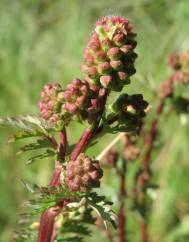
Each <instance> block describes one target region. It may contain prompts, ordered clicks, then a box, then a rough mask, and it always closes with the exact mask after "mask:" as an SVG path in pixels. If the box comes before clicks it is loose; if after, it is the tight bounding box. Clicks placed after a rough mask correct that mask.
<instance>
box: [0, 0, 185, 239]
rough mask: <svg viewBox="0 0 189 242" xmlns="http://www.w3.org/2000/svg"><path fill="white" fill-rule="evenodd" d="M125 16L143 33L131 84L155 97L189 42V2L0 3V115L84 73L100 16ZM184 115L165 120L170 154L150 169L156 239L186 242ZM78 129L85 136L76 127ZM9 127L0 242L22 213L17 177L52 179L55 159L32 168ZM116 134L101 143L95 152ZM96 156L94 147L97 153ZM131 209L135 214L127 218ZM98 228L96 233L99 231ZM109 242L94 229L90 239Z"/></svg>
mask: <svg viewBox="0 0 189 242" xmlns="http://www.w3.org/2000/svg"><path fill="white" fill-rule="evenodd" d="M104 15H121V16H123V17H127V18H129V19H130V20H131V23H132V25H133V27H134V30H135V32H137V33H138V37H137V40H138V46H137V53H138V55H139V57H138V59H137V74H136V75H135V76H134V77H133V78H132V84H131V85H130V87H129V88H128V91H129V92H130V93H137V92H138V93H143V94H144V96H145V99H147V100H148V101H149V103H150V104H151V105H153V104H154V103H155V102H156V95H155V92H154V91H155V88H156V86H157V84H158V83H159V82H160V81H162V80H165V79H166V78H168V76H169V75H170V73H171V71H170V69H169V68H167V67H166V56H167V55H168V53H170V52H172V51H180V50H184V49H186V48H188V47H189V27H188V26H189V1H188V0H108V1H107V0H95V1H91V0H55V1H51V0H22V1H20V0H0V116H7V115H11V116H16V115H18V114H25V113H27V114H34V115H36V114H38V109H37V102H38V100H39V93H40V90H41V89H42V87H43V85H44V84H45V83H47V82H52V81H56V80H59V81H61V82H62V84H63V85H64V86H65V85H66V84H67V83H68V82H69V81H70V80H72V79H73V78H75V77H82V74H81V72H80V69H79V63H80V62H81V60H82V52H83V49H84V47H85V44H86V42H87V40H88V37H89V33H90V32H91V30H92V29H93V26H94V23H95V22H96V20H97V19H98V18H100V17H102V16H104ZM180 118H181V119H182V118H183V117H176V116H174V115H173V116H171V117H168V118H167V120H166V122H164V124H163V126H161V131H162V137H161V142H163V140H166V142H167V143H166V145H167V146H166V147H167V148H166V152H164V153H163V155H161V156H158V157H154V163H153V169H154V170H155V174H156V176H155V177H156V183H158V184H160V188H159V189H158V191H157V192H156V194H155V195H156V196H155V197H156V199H155V201H154V203H153V206H152V210H153V211H152V215H151V217H150V235H151V241H153V242H187V241H188V239H189V189H188V184H189V162H188V161H189V160H188V154H189V151H188V149H189V125H188V124H187V123H186V122H185V126H183V125H182V124H183V123H182V122H180V120H181V119H180ZM73 128H74V129H75V131H74V135H75V133H80V130H79V129H78V128H77V127H73ZM11 133H12V130H7V129H6V130H5V129H4V128H0V154H1V155H0V242H9V241H11V239H10V238H11V234H12V231H13V230H14V228H15V226H16V223H17V220H18V213H19V212H20V211H21V205H22V202H23V201H24V200H25V199H26V198H27V196H28V193H27V191H26V190H25V188H24V187H23V186H22V184H21V182H20V180H21V179H24V180H27V181H31V182H34V183H37V184H41V185H43V184H47V183H48V180H49V176H50V172H51V169H52V165H53V164H52V161H49V160H43V161H40V162H36V163H35V164H32V165H31V166H26V165H25V163H24V161H25V160H26V158H27V156H21V157H19V156H17V155H15V154H16V152H17V149H18V145H20V144H13V145H11V146H8V145H7V140H8V139H9V138H10V136H11ZM110 139H111V137H108V139H107V138H106V139H105V140H103V141H101V142H100V143H99V144H98V145H97V146H96V147H95V152H96V153H97V154H98V153H99V152H100V151H101V149H102V147H103V146H104V147H105V146H106V144H107V143H108V140H110ZM92 152H93V154H94V148H93V150H92ZM104 179H105V185H104V187H102V191H103V192H104V193H105V194H106V195H108V196H109V197H111V198H112V199H113V200H114V202H115V207H116V203H117V200H116V194H115V190H114V188H116V186H117V183H116V180H112V179H111V181H109V180H108V178H106V177H105V178H104ZM130 213H132V212H131V211H130V210H128V216H130V219H129V225H128V227H129V233H130V238H131V240H130V241H132V242H133V241H136V242H137V241H139V238H138V235H137V232H136V231H137V229H138V227H137V224H136V221H135V219H134V218H133V216H132V214H130ZM129 214H130V215H129ZM95 231H96V230H95ZM97 239H98V241H105V240H104V239H103V236H102V237H101V235H100V234H99V232H98V233H96V232H95V233H94V236H93V237H92V238H91V239H90V240H89V239H88V238H87V239H86V241H96V240H97Z"/></svg>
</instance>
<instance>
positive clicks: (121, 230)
mask: <svg viewBox="0 0 189 242" xmlns="http://www.w3.org/2000/svg"><path fill="white" fill-rule="evenodd" d="M122 162H123V168H122V170H121V171H118V175H119V177H120V188H119V197H120V207H119V212H118V235H119V242H126V231H125V226H126V216H125V196H126V186H125V178H126V161H125V160H124V159H123V160H122Z"/></svg>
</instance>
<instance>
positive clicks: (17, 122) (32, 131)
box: [0, 115, 50, 138]
mask: <svg viewBox="0 0 189 242" xmlns="http://www.w3.org/2000/svg"><path fill="white" fill-rule="evenodd" d="M0 125H1V126H9V127H12V128H15V129H18V130H20V131H22V132H24V133H21V134H20V135H18V136H17V138H19V137H20V138H21V137H22V136H25V137H27V136H30V137H31V136H33V135H34V136H37V135H42V134H43V135H48V133H49V130H50V127H49V126H48V125H47V123H46V122H45V120H43V119H41V118H38V117H35V116H30V115H22V116H19V117H6V118H0Z"/></svg>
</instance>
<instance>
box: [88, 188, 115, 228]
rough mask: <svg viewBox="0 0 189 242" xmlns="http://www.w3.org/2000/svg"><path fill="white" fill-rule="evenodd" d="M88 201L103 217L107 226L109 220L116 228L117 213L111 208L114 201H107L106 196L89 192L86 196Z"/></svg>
mask: <svg viewBox="0 0 189 242" xmlns="http://www.w3.org/2000/svg"><path fill="white" fill-rule="evenodd" d="M86 198H87V203H88V204H89V205H90V206H91V208H92V209H94V210H95V212H96V213H97V214H98V215H99V216H100V217H101V218H102V220H103V221H104V225H105V227H106V228H107V222H110V223H111V224H112V225H113V227H114V228H116V223H115V220H116V219H115V214H114V212H113V211H112V209H111V205H112V202H110V201H106V198H105V197H104V196H99V195H98V194H97V193H95V192H93V193H89V195H88V196H87V197H86Z"/></svg>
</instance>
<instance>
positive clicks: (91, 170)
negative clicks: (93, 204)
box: [65, 153, 103, 192]
mask: <svg viewBox="0 0 189 242" xmlns="http://www.w3.org/2000/svg"><path fill="white" fill-rule="evenodd" d="M102 175H103V171H102V169H101V168H100V164H99V162H98V161H97V160H92V159H91V158H89V157H88V156H86V155H85V154H84V153H81V154H80V155H79V156H78V158H77V159H76V160H75V161H69V162H68V164H67V166H66V178H65V179H66V183H67V185H68V187H69V189H70V191H73V192H76V191H81V192H87V191H89V190H90V189H91V188H93V187H99V186H100V178H101V177H102Z"/></svg>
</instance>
